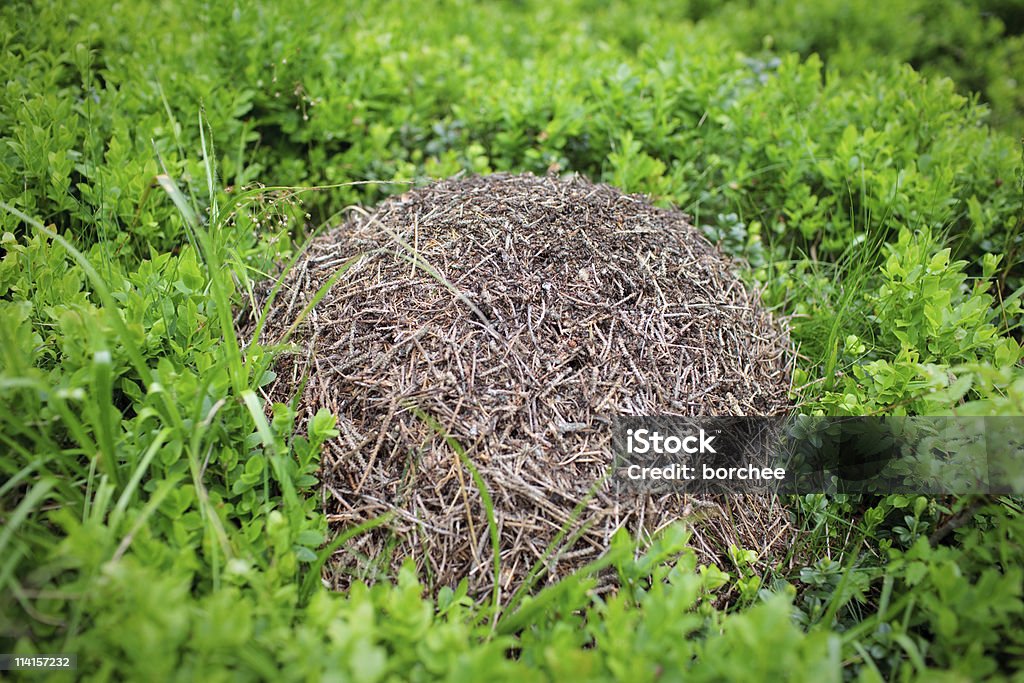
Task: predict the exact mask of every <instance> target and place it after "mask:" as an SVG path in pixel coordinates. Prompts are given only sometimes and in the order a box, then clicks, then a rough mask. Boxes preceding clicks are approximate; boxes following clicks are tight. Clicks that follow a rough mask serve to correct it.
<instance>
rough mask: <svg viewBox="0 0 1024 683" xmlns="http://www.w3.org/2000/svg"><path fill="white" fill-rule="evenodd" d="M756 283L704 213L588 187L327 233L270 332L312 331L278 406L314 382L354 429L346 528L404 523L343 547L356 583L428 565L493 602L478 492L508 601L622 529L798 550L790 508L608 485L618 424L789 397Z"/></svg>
mask: <svg viewBox="0 0 1024 683" xmlns="http://www.w3.org/2000/svg"><path fill="white" fill-rule="evenodd" d="M360 255H361V256H360ZM355 257H358V258H355ZM354 258H355V260H354V261H353V259H354ZM346 267H347V270H344V272H343V273H341V274H340V275H339V269H345V268H346ZM732 269H733V265H732V264H731V263H730V262H729V260H728V259H726V258H725V257H724V256H723V255H722V254H721V253H720V252H719V251H718V250H717V249H716V248H715V247H714V246H713V245H712V244H710V243H709V242H707V240H705V239H704V237H703V236H702V235H700V233H699V232H698V231H697V230H695V229H694V228H693V227H691V225H690V224H689V223H688V222H687V218H686V217H685V216H684V215H683V214H681V213H679V212H677V211H670V210H664V209H660V208H656V207H654V206H653V205H652V204H651V203H649V202H648V201H647V200H646V199H645V198H643V197H640V196H636V195H626V194H623V193H622V192H620V191H618V190H616V189H614V188H612V187H608V186H606V185H598V184H593V183H591V182H589V181H588V180H586V179H584V178H581V177H568V178H557V177H552V176H549V177H536V176H533V175H529V174H527V175H507V174H495V175H490V176H484V177H468V178H461V179H451V180H447V181H442V182H438V183H435V184H432V185H430V186H427V187H423V188H420V189H415V190H412V191H409V192H407V193H406V194H404V195H401V196H397V197H393V198H391V199H388V200H386V201H384V202H383V203H382V204H380V205H379V206H378V207H377V208H376V209H375V210H373V211H372V212H366V211H362V210H357V211H355V212H353V213H351V214H350V217H349V219H348V220H347V222H345V223H344V224H343V225H341V226H340V227H338V228H337V229H335V230H333V231H332V232H330V233H329V234H326V235H324V236H322V237H319V238H317V239H316V240H314V241H313V242H312V244H311V245H310V247H309V249H308V251H307V252H306V253H305V255H304V256H303V257H302V259H301V260H300V261H299V262H298V263H297V264H296V266H295V267H294V268H292V269H291V270H290V271H289V272H288V273H286V274H285V276H284V277H285V283H284V286H283V288H282V290H281V292H280V294H279V295H278V296H277V298H276V299H275V301H274V303H273V306H272V307H271V310H270V314H269V318H268V322H267V326H266V328H265V333H264V338H263V341H264V342H275V341H278V340H279V339H280V338H281V337H282V336H284V335H285V333H286V332H288V331H290V330H293V329H294V332H295V334H294V335H293V337H292V341H293V342H295V346H294V347H293V349H294V351H293V352H292V353H288V354H285V355H284V356H283V357H282V358H281V360H280V361H279V364H278V378H277V380H276V382H275V384H274V385H273V386H272V387H271V388H270V395H271V397H272V398H274V399H276V400H285V399H287V397H289V396H291V395H292V394H293V393H294V392H295V391H296V390H298V388H299V387H300V386H301V385H302V381H303V378H304V377H306V378H307V381H306V384H305V388H304V392H303V395H302V396H301V411H302V417H303V418H304V419H308V417H309V416H311V415H313V414H314V413H315V412H316V411H317V410H318V409H319V408H321V407H326V408H328V409H330V410H331V411H333V412H334V413H335V414H337V415H338V417H339V429H340V431H341V436H340V437H338V438H337V439H334V440H332V441H331V442H329V443H328V444H327V446H326V447H325V452H324V456H323V464H322V473H321V474H322V486H323V495H324V505H325V508H326V511H327V513H328V519H329V520H330V522H331V523H332V524H333V525H335V526H336V528H338V529H341V528H345V527H348V526H350V525H354V524H358V523H361V522H365V521H367V520H370V519H373V518H377V517H379V516H381V515H384V514H386V513H391V514H392V515H393V516H392V517H391V520H390V521H389V522H388V523H387V524H386V525H383V526H380V527H377V528H375V529H374V530H372V531H370V532H367V533H364V534H362V535H360V536H358V537H356V538H355V539H354V540H352V541H351V542H349V543H348V544H347V545H345V546H343V547H342V548H341V549H340V550H338V551H337V553H336V554H335V556H334V557H333V558H332V561H331V563H329V566H328V568H327V574H328V578H329V580H330V581H331V582H332V584H333V585H336V586H339V587H340V586H344V585H347V584H348V583H349V582H350V581H351V580H352V579H353V578H364V579H369V580H373V579H375V578H378V577H380V576H382V575H393V573H394V571H395V570H396V569H397V567H398V566H400V565H401V563H402V561H403V560H405V558H410V557H411V558H413V559H414V560H415V561H416V564H417V565H418V567H419V568H420V570H421V574H422V575H423V576H424V577H425V578H426V579H427V580H428V582H429V583H430V584H431V585H433V586H435V587H436V586H439V585H455V584H456V583H457V582H458V581H459V580H460V579H461V578H463V577H466V578H468V580H469V583H470V588H471V591H472V592H473V593H474V594H480V593H482V592H485V591H488V590H490V589H491V588H492V587H493V582H494V574H493V567H494V563H493V554H492V550H491V536H490V533H491V525H490V524H489V521H488V511H487V507H488V506H487V505H485V504H484V498H483V497H482V495H481V491H480V489H479V486H478V478H479V481H480V482H482V483H483V485H484V486H485V487H486V489H487V491H486V493H489V496H490V498H491V499H492V502H493V513H494V514H493V524H494V525H495V526H496V529H497V534H498V538H499V540H500V543H499V547H500V567H501V569H500V575H499V583H500V586H501V589H502V590H503V591H508V590H510V589H514V588H516V587H518V586H519V585H520V584H521V582H522V580H523V578H524V577H525V576H526V575H527V573H528V571H529V570H530V568H531V567H532V566H534V565H537V567H539V568H540V569H541V570H542V572H541V573H542V574H545V575H546V577H547V579H548V580H550V579H553V578H557V577H560V576H562V575H564V574H565V573H567V572H570V571H571V570H573V569H575V568H577V567H580V566H582V565H583V564H585V563H586V562H588V561H590V560H593V559H595V558H596V557H598V556H599V555H600V554H601V553H602V552H603V551H604V550H605V549H606V548H607V547H608V544H609V540H610V537H611V535H612V534H613V533H614V532H615V531H616V530H617V529H619V528H621V527H626V528H627V529H629V530H630V531H631V532H633V533H638V534H641V535H646V534H650V533H653V532H654V531H656V530H657V529H659V528H661V527H663V526H664V525H666V524H667V523H669V522H671V521H673V520H677V519H680V518H684V517H687V516H691V518H692V519H695V520H696V521H695V522H694V541H693V542H694V544H695V546H696V547H697V549H698V551H699V553H700V554H701V555H702V556H703V558H704V559H706V560H715V559H717V556H719V555H720V554H721V552H722V551H723V550H724V549H725V548H727V547H728V545H729V544H735V545H737V546H740V547H744V548H749V549H755V550H758V551H761V553H762V555H766V556H769V557H770V556H772V555H773V553H772V550H773V549H775V550H778V549H779V548H783V549H784V548H785V547H786V546H787V545H788V543H789V537H790V535H791V530H790V528H789V526H788V524H787V522H786V515H785V514H784V511H782V510H781V509H779V507H778V505H777V503H774V502H772V501H770V500H768V499H766V498H756V497H747V498H745V499H740V498H732V499H729V500H723V499H717V500H714V501H706V500H705V501H698V500H692V499H689V498H684V497H682V496H679V495H676V494H673V495H668V496H660V497H659V498H658V499H656V500H651V499H648V500H646V501H641V502H640V503H637V502H636V501H633V502H627V501H621V500H616V499H614V498H613V497H612V496H611V495H610V493H609V491H608V490H607V486H608V484H606V485H605V487H604V488H601V487H595V483H596V482H598V481H599V480H600V479H601V477H602V475H603V474H604V473H605V471H606V469H607V467H608V465H609V464H610V462H611V452H610V421H611V418H612V417H613V416H615V415H650V414H662V415H688V416H691V415H741V414H745V415H760V414H775V413H778V412H781V411H783V410H784V409H785V408H786V406H787V405H788V400H787V395H788V389H789V382H790V370H791V360H792V354H791V353H790V352H789V350H788V349H789V347H788V336H787V334H786V331H785V328H784V326H783V325H781V324H780V323H779V322H777V321H774V320H773V318H772V316H771V315H769V313H768V312H766V311H765V310H764V309H763V308H762V307H761V305H760V303H759V301H758V298H757V297H756V296H755V295H753V294H751V293H750V292H748V291H747V289H746V288H745V287H744V286H743V284H742V283H741V281H740V280H739V279H738V278H737V277H736V276H735V275H734V273H733V272H732ZM333 277H336V278H337V280H336V282H335V283H334V284H333V286H331V287H330V289H329V291H327V293H326V295H325V296H324V297H323V299H322V300H320V301H318V302H317V303H316V305H314V306H310V304H311V302H313V301H314V300H315V296H316V293H317V292H318V290H321V289H322V288H323V287H324V286H325V284H326V283H328V282H329V281H330V280H331V279H332V278H333ZM305 309H309V310H308V314H307V315H305V317H304V318H303V317H302V315H301V314H302V312H303V311H304V310H305ZM300 318H302V321H301V323H300V324H299V325H298V326H293V323H295V322H296V320H298V319H300ZM459 450H464V456H463V458H464V459H462V458H460V455H459V453H458V451H459ZM467 462H468V463H469V464H466V463H467ZM595 488H597V490H596V491H592V489H595ZM562 532H565V533H564V535H560V534H562ZM549 546H551V547H550V548H549ZM549 550H550V552H549ZM774 554H775V555H779V554H780V553H774Z"/></svg>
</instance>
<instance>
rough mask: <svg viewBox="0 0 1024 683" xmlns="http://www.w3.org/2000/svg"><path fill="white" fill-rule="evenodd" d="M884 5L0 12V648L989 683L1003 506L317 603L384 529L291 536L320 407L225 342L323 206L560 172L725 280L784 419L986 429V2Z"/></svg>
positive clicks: (994, 60)
mask: <svg viewBox="0 0 1024 683" xmlns="http://www.w3.org/2000/svg"><path fill="white" fill-rule="evenodd" d="M886 7H887V8H888V9H885V10H884V11H881V12H880V11H878V10H876V8H875V6H874V5H873V4H872V6H871V7H867V6H866V3H852V4H848V3H841V2H838V1H831V0H830V1H826V2H821V3H814V4H808V5H802V4H799V3H795V2H793V3H790V2H787V3H780V4H772V3H761V2H750V3H741V2H733V3H724V4H722V5H721V6H718V5H717V4H715V5H712V4H711V3H700V2H689V3H685V2H683V3H667V4H659V6H658V7H657V8H652V7H646V6H642V5H639V4H638V5H636V6H632V5H631V6H620V5H618V4H614V3H601V2H568V1H565V2H554V3H550V2H547V3H530V2H522V3H520V2H499V3H492V4H486V5H477V4H469V3H460V2H450V3H445V4H444V5H443V6H442V7H441V8H440V9H438V8H437V7H433V6H431V7H427V6H421V5H416V4H413V5H410V4H407V3H390V2H377V3H362V2H351V3H344V4H342V5H339V6H326V5H323V4H321V3H313V2H297V3H283V2H261V3H244V4H243V3H238V4H234V3H205V2H200V1H199V0H184V1H182V2H178V3H173V4H171V3H136V2H126V3H119V4H117V5H115V6H110V5H109V4H108V3H101V2H94V1H92V0H86V1H83V2H77V3H63V2H55V1H45V0H44V1H42V2H34V3H27V2H13V3H8V4H6V5H4V6H3V7H2V8H0V48H2V58H0V77H2V81H3V83H4V88H3V90H2V91H0V138H2V144H0V201H2V203H3V204H2V207H0V250H2V257H0V359H2V360H0V423H2V428H0V448H2V451H0V472H2V475H0V519H2V520H3V526H2V529H0V587H2V588H0V651H2V652H17V653H33V652H40V653H42V652H72V653H76V654H77V655H78V670H77V672H76V673H74V674H72V673H67V674H57V676H58V677H59V676H60V675H63V676H65V677H66V678H73V677H76V676H80V677H84V678H92V679H99V680H105V679H152V680H162V679H182V680H188V679H192V678H196V677H199V676H202V677H205V678H210V679H213V680H249V679H259V678H271V677H275V678H276V677H281V676H283V677H285V678H289V679H320V678H336V679H339V680H349V679H354V680H389V679H391V680H404V679H409V680H427V679H437V678H445V679H465V680H479V679H496V680H497V679H502V678H508V679H517V680H519V679H531V678H532V679H537V680H543V679H549V678H566V679H573V678H576V679H593V680H604V679H607V680H677V679H679V678H681V677H683V676H687V677H692V678H694V679H697V680H705V679H706V680H726V679H736V678H744V679H746V678H767V677H773V678H775V677H781V676H789V677H791V678H794V679H811V678H813V679H815V680H840V679H858V678H859V679H863V680H888V679H899V680H903V679H913V678H927V679H929V680H933V679H941V678H945V679H948V680H965V679H979V678H1000V677H1002V678H1009V677H1012V676H1014V675H1015V674H1016V675H1017V676H1018V677H1019V675H1020V674H1019V669H1020V667H1021V661H1022V658H1024V643H1022V635H1021V634H1022V633H1024V629H1022V626H1024V604H1022V602H1021V601H1022V595H1021V593H1022V584H1024V581H1022V579H1024V577H1022V571H1024V570H1022V569H1021V567H1024V548H1022V534H1024V522H1022V521H1021V514H1020V513H1021V510H1020V501H1019V499H1018V498H1014V497H1009V496H1000V497H963V498H926V497H923V496H888V497H872V498H868V497H851V496H838V497H837V496H833V497H825V496H806V497H802V498H799V499H795V500H792V501H789V505H788V507H789V510H790V511H791V512H790V514H792V517H793V519H792V523H793V524H794V525H796V526H798V527H799V528H800V529H801V530H802V535H801V540H800V541H799V542H798V543H796V544H795V545H794V547H793V548H792V549H791V552H790V555H789V556H788V557H785V558H769V557H762V556H759V555H758V554H757V553H755V552H751V551H750V550H749V549H747V548H742V547H733V548H729V549H726V551H725V552H724V553H723V555H722V558H721V560H720V562H718V563H716V564H699V563H698V562H697V560H696V556H695V553H694V552H693V550H692V548H690V547H689V545H688V541H689V539H688V532H687V530H686V529H685V528H677V527H673V528H670V529H669V530H668V531H667V532H666V533H665V534H663V535H662V536H661V538H660V540H659V541H658V542H657V543H656V544H655V545H654V546H653V547H652V548H650V549H648V550H647V551H645V552H643V553H637V552H636V551H635V548H634V546H633V544H632V542H631V541H630V539H629V538H626V537H624V536H619V537H617V538H616V539H614V541H613V542H612V544H611V547H610V548H609V552H608V553H607V554H606V555H605V556H604V557H603V558H601V559H599V560H597V561H595V563H592V564H591V565H589V566H587V567H585V568H584V569H582V570H581V571H580V572H578V573H577V574H576V575H574V576H571V577H569V578H567V579H564V580H562V581H560V582H559V583H557V584H554V585H552V586H550V587H547V588H545V589H544V590H543V591H542V592H540V593H538V594H536V595H533V596H530V597H522V599H519V600H517V601H516V602H515V603H514V604H510V603H507V602H506V603H499V604H495V603H494V602H486V601H485V602H482V603H476V602H474V601H473V600H471V599H469V598H468V596H467V594H466V587H465V585H464V584H457V585H454V586H451V587H449V588H444V589H441V590H440V591H439V592H437V593H436V594H435V593H431V592H427V591H424V590H423V586H422V584H421V578H420V577H417V576H416V575H415V572H413V571H412V570H411V568H406V569H404V570H402V571H400V572H399V573H398V575H397V576H394V577H393V581H384V582H379V583H376V584H375V585H373V586H372V587H365V586H361V585H355V586H353V587H352V588H350V590H348V591H347V592H345V593H333V592H330V591H328V590H327V589H326V588H325V587H324V586H323V585H322V583H321V578H320V568H321V567H322V565H323V564H324V562H325V560H326V558H327V557H328V555H329V554H330V553H331V552H332V551H333V550H334V549H335V548H337V547H340V546H341V545H343V544H345V543H348V542H350V541H351V540H352V539H353V538H356V537H357V536H358V535H359V534H360V533H362V532H365V531H367V530H368V529H367V527H369V526H372V525H373V524H377V523H386V520H380V521H377V522H371V523H369V524H367V525H364V526H363V527H359V528H350V529H347V530H346V531H344V532H343V533H341V534H340V535H336V536H335V535H333V534H332V535H329V534H328V527H327V524H326V520H325V518H324V516H323V514H322V511H321V510H320V507H319V502H318V499H317V497H316V487H317V478H316V474H317V470H318V462H319V458H320V450H321V446H322V445H323V443H324V442H325V441H326V440H327V439H330V438H332V436H333V435H334V434H335V432H336V423H335V420H336V417H335V416H333V415H331V414H330V413H329V411H324V412H321V413H319V414H317V415H316V417H315V418H314V419H312V420H311V421H310V422H309V424H308V425H307V426H306V427H305V428H304V429H301V430H296V429H295V409H294V406H292V405H289V404H288V403H285V402H281V403H277V404H273V405H267V404H266V402H265V401H264V400H263V396H262V394H261V389H262V388H263V387H266V386H267V385H268V384H269V383H270V382H272V380H273V375H272V370H271V367H272V365H271V362H272V359H273V357H274V353H275V352H276V351H278V350H279V349H275V348H273V347H263V346H260V345H246V344H245V343H244V341H243V340H240V339H239V337H238V336H237V335H236V332H235V329H236V318H238V317H239V316H244V315H247V311H248V309H249V308H251V307H252V303H253V302H254V301H255V300H256V295H255V291H256V288H257V287H259V286H262V285H260V284H259V283H261V282H263V281H265V280H266V279H267V278H268V277H269V276H270V275H271V274H273V273H275V272H276V271H277V270H278V269H279V268H280V267H285V268H286V267H287V265H288V264H289V263H290V262H292V261H294V260H295V259H296V258H297V256H298V254H299V252H300V250H301V249H302V248H303V246H304V245H305V244H306V242H307V239H308V237H309V236H310V235H311V234H313V233H315V232H317V231H318V230H320V229H322V228H326V227H330V226H332V225H335V224H337V223H339V222H340V221H341V216H342V212H343V210H344V209H345V207H347V206H349V205H351V204H352V203H354V202H359V203H365V204H371V203H375V202H377V201H379V200H380V199H382V198H383V197H385V196H387V195H390V194H394V193H398V192H402V191H404V190H406V189H408V187H409V183H418V182H422V181H424V180H425V179H427V178H431V177H446V176H449V175H452V174H455V173H458V172H460V171H465V172H475V173H487V172H491V171H515V172H521V171H531V172H534V173H537V174H544V173H547V172H549V171H550V172H567V171H576V172H579V173H582V174H585V175H587V176H588V177H590V178H593V179H595V180H604V181H606V182H609V183H612V184H614V185H616V186H618V187H621V188H623V189H625V190H627V191H634V192H646V193H650V194H651V195H652V196H653V198H654V199H655V201H657V202H661V203H663V204H666V205H668V204H673V205H676V206H678V207H680V208H681V209H683V210H684V211H686V212H687V213H689V214H690V215H691V216H693V222H694V224H695V225H697V226H699V227H700V229H701V230H702V231H703V232H704V233H705V234H706V235H707V236H708V237H709V238H710V239H711V240H712V241H714V242H716V243H719V244H720V245H721V247H722V248H723V249H724V250H726V251H727V252H728V253H730V254H732V255H734V256H736V257H738V258H742V259H744V260H745V261H746V262H747V263H749V265H750V268H749V269H747V270H746V271H745V275H744V276H745V277H746V278H747V279H748V280H749V283H750V285H751V286H755V287H758V288H760V289H761V290H762V297H763V300H764V302H765V303H766V305H767V306H769V307H771V308H772V309H773V310H774V311H776V312H777V313H778V314H780V315H789V316H792V322H791V324H792V329H793V337H794V341H795V342H796V343H797V345H798V352H799V355H798V359H797V368H796V371H795V382H794V398H795V399H796V400H798V401H799V402H800V404H801V409H802V410H805V411H808V412H815V411H818V412H821V413H823V414H840V415H856V414H949V413H952V412H954V411H956V412H957V413H960V414H975V415H1022V414H1024V369H1022V367H1021V346H1020V316H1021V312H1020V296H1021V289H1020V288H1021V286H1022V284H1024V283H1022V269H1021V261H1022V259H1021V253H1022V246H1024V245H1022V242H1024V238H1022V231H1021V227H1022V222H1024V187H1022V183H1024V176H1022V147H1021V144H1020V141H1019V140H1018V137H1019V135H1020V134H1021V132H1022V131H1021V128H1020V121H1021V102H1020V92H1021V90H1020V88H1019V87H1018V86H1016V85H1015V84H1016V83H1020V82H1021V80H1022V78H1024V75H1022V74H1021V73H1020V70H1021V50H1022V49H1024V48H1022V47H1021V38H1020V31H1021V19H1020V16H1021V13H1020V9H1019V8H1018V7H1017V6H1016V5H1015V4H1014V3H1011V2H1002V1H992V2H988V1H985V0H979V1H978V2H953V1H952V0H948V1H946V2H941V3H921V2H912V1H910V0H901V1H900V2H893V3H888V4H887V5H886ZM940 28H941V30H939V29H940ZM607 570H611V571H614V572H616V573H617V574H618V576H619V579H620V584H621V589H620V590H619V591H618V592H617V593H615V594H614V595H606V594H600V595H599V594H596V593H594V592H593V591H592V590H591V589H592V588H593V587H594V585H595V581H596V579H595V577H596V576H597V574H598V573H599V572H602V571H607ZM37 675H38V674H23V676H24V677H25V678H28V677H30V676H37Z"/></svg>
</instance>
